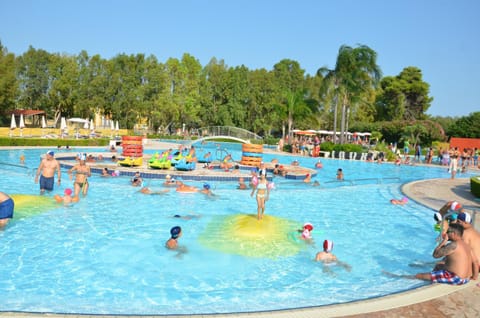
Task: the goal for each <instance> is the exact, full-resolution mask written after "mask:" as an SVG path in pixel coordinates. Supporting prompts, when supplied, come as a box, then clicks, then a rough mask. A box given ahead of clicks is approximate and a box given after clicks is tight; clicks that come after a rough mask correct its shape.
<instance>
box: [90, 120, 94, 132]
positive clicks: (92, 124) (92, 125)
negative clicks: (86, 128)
mask: <svg viewBox="0 0 480 318" xmlns="http://www.w3.org/2000/svg"><path fill="white" fill-rule="evenodd" d="M90 130H95V125H94V123H93V119H90Z"/></svg>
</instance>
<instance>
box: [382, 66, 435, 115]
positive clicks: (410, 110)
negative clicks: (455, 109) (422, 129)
mask: <svg viewBox="0 0 480 318" xmlns="http://www.w3.org/2000/svg"><path fill="white" fill-rule="evenodd" d="M429 91H430V85H429V84H428V83H426V82H424V81H423V80H422V71H421V70H420V69H418V68H417V67H413V66H410V67H406V68H404V69H403V70H402V72H401V73H400V74H399V75H397V76H395V77H385V78H383V79H382V81H381V90H380V92H379V93H378V96H377V100H376V107H377V120H402V119H405V120H422V119H426V118H427V116H426V114H425V112H426V111H427V110H428V108H429V107H430V104H431V102H432V100H433V98H431V97H429V96H428V94H429Z"/></svg>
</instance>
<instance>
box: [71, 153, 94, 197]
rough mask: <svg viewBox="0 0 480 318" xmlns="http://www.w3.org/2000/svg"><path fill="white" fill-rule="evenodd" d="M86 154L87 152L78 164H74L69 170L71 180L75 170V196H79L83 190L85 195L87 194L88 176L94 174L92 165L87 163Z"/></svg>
mask: <svg viewBox="0 0 480 318" xmlns="http://www.w3.org/2000/svg"><path fill="white" fill-rule="evenodd" d="M85 160H86V156H85V154H83V155H81V156H80V157H79V160H78V164H76V165H75V166H73V167H72V168H71V169H70V170H68V175H69V176H70V180H71V179H72V178H73V176H72V173H73V172H75V181H74V182H73V188H74V193H75V194H74V197H76V198H78V197H79V194H80V191H82V194H83V196H86V195H87V192H88V180H87V178H88V177H90V176H91V175H92V173H91V171H90V167H89V166H87V165H86V164H85Z"/></svg>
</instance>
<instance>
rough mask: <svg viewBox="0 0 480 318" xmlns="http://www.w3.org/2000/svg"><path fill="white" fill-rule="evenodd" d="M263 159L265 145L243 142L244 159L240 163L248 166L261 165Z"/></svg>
mask: <svg viewBox="0 0 480 318" xmlns="http://www.w3.org/2000/svg"><path fill="white" fill-rule="evenodd" d="M262 161H263V145H256V144H243V145H242V160H241V161H240V163H241V164H242V165H246V166H257V167H258V166H260V163H261V162H262Z"/></svg>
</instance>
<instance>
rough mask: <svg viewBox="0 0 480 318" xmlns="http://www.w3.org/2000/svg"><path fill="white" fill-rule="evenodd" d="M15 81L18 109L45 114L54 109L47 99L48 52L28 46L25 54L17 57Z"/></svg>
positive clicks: (48, 85)
mask: <svg viewBox="0 0 480 318" xmlns="http://www.w3.org/2000/svg"><path fill="white" fill-rule="evenodd" d="M17 79H18V81H19V85H20V87H19V90H20V96H19V101H18V105H17V106H18V107H20V108H26V109H41V110H45V111H47V112H49V111H51V110H52V108H54V105H52V102H51V100H50V99H49V98H48V91H49V89H50V83H51V77H50V54H49V53H48V52H46V51H44V50H36V49H34V48H33V47H31V46H30V47H29V48H28V51H27V52H25V53H24V54H22V55H21V56H19V57H17Z"/></svg>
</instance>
